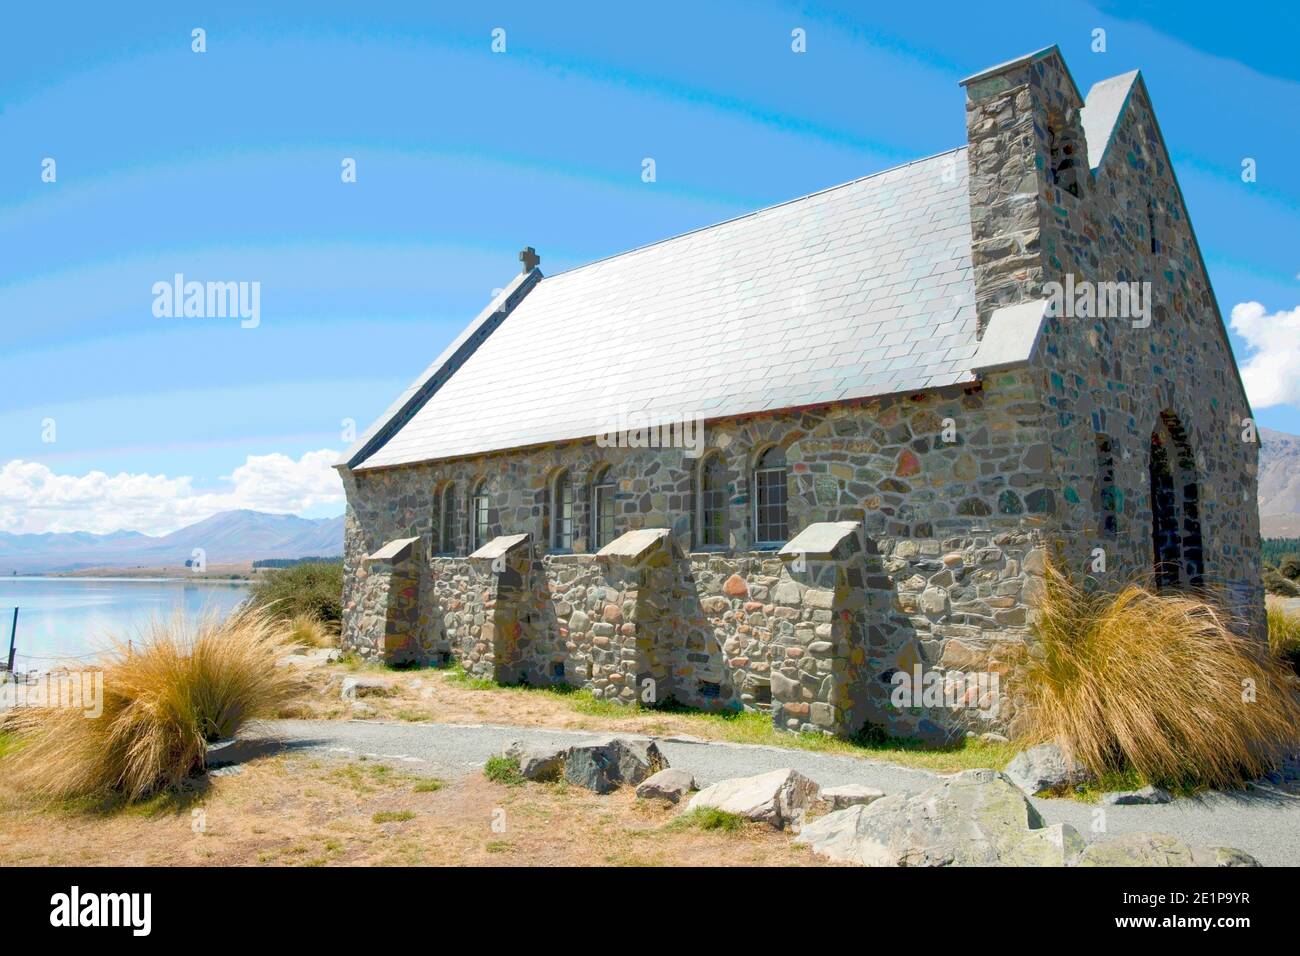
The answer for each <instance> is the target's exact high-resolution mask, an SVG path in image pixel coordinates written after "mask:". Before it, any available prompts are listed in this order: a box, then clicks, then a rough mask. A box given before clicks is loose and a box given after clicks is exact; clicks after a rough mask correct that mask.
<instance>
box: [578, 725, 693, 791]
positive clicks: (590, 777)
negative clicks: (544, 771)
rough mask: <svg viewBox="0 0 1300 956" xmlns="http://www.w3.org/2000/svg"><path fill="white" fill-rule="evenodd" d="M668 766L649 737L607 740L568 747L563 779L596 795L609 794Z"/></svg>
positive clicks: (611, 738) (634, 783)
mask: <svg viewBox="0 0 1300 956" xmlns="http://www.w3.org/2000/svg"><path fill="white" fill-rule="evenodd" d="M667 766H668V760H667V759H666V758H665V757H664V755H663V753H662V752H660V750H659V747H658V745H656V744H655V742H654V741H653V740H651V739H650V738H649V737H610V738H607V739H604V740H596V741H592V742H591V743H584V744H576V745H575V746H573V747H570V748H569V750H568V755H567V757H566V759H565V762H564V779H565V780H567V781H568V782H569V783H571V784H574V785H575V786H579V787H586V788H587V789H588V790H594V791H595V792H596V793H612V792H613V791H615V790H617V789H618V788H619V787H620V786H622V785H624V784H632V785H636V784H638V783H640V782H641V781H642V780H645V779H646V778H647V777H649V776H650V775H651V774H654V773H658V772H659V771H660V770H663V769H664V768H665V767H667Z"/></svg>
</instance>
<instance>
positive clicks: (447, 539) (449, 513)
mask: <svg viewBox="0 0 1300 956" xmlns="http://www.w3.org/2000/svg"><path fill="white" fill-rule="evenodd" d="M437 509H438V511H437V514H436V515H435V516H434V520H435V521H436V522H437V525H436V527H437V540H436V542H435V545H434V546H435V547H436V548H437V549H438V553H440V554H451V553H453V552H454V551H455V550H456V534H455V520H456V486H455V485H453V484H452V483H451V482H447V483H446V484H445V485H443V486H442V491H441V492H440V493H439V495H438V497H437Z"/></svg>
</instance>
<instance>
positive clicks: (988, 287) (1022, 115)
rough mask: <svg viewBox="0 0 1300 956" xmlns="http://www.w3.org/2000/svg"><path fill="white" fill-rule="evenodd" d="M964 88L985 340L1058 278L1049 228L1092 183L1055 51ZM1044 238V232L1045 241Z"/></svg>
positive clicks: (1071, 86)
mask: <svg viewBox="0 0 1300 956" xmlns="http://www.w3.org/2000/svg"><path fill="white" fill-rule="evenodd" d="M961 85H962V86H963V87H965V89H966V139H967V143H968V145H969V147H970V148H969V149H968V150H967V161H968V164H969V166H970V202H971V249H972V256H973V260H974V266H975V305H976V312H977V315H978V323H979V324H978V335H979V336H981V337H982V336H983V335H984V330H985V328H987V326H988V320H989V315H990V314H991V313H992V312H993V311H994V310H995V309H997V308H999V307H1000V306H1004V305H1014V304H1015V303H1018V302H1023V301H1025V300H1026V299H1034V298H1040V297H1042V295H1043V292H1042V285H1043V283H1044V282H1045V281H1049V280H1050V279H1052V278H1054V277H1056V276H1057V275H1059V273H1060V265H1059V263H1054V256H1053V253H1052V250H1051V248H1050V245H1051V240H1050V238H1047V237H1048V236H1051V235H1054V229H1053V228H1052V225H1051V224H1052V223H1053V222H1054V218H1053V217H1055V216H1057V215H1058V213H1059V211H1060V210H1061V209H1063V208H1065V209H1068V208H1069V206H1070V205H1071V204H1072V203H1077V202H1080V201H1081V200H1082V199H1083V197H1084V195H1085V192H1086V190H1087V189H1088V188H1089V187H1090V186H1091V172H1090V170H1089V168H1088V149H1087V144H1086V142H1085V141H1084V135H1083V126H1082V123H1081V121H1080V117H1079V110H1080V108H1081V107H1082V106H1083V97H1082V96H1080V94H1079V89H1078V87H1077V86H1075V83H1074V79H1073V78H1072V77H1071V76H1070V71H1069V69H1068V68H1067V67H1066V65H1065V61H1064V60H1062V59H1061V53H1060V51H1059V50H1058V49H1057V48H1056V47H1054V46H1053V47H1049V48H1048V49H1046V50H1040V51H1038V52H1037V53H1031V54H1030V55H1028V56H1024V57H1021V58H1019V59H1017V60H1012V61H1011V62H1009V63H1004V64H1002V65H1001V66H995V67H992V68H990V69H987V70H984V71H983V72H981V73H977V74H975V75H974V76H971V77H968V78H967V79H965V80H962V81H961ZM1045 234H1046V235H1045Z"/></svg>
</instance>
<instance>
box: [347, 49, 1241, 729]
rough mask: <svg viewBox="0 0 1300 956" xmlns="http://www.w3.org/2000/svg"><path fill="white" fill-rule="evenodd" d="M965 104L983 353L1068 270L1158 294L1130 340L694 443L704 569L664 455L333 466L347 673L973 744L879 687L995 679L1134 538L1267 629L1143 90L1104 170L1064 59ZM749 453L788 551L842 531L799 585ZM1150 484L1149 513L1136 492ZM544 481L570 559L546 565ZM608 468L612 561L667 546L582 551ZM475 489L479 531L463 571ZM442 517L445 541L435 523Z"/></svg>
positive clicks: (1133, 564) (1220, 346) (621, 450)
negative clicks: (1042, 623) (1048, 592)
mask: <svg viewBox="0 0 1300 956" xmlns="http://www.w3.org/2000/svg"><path fill="white" fill-rule="evenodd" d="M966 90H967V98H968V103H967V121H968V124H967V125H968V137H969V148H968V151H967V158H968V162H969V166H970V171H969V172H970V185H969V191H970V201H971V248H972V260H971V261H972V265H973V268H974V272H975V287H976V303H977V313H978V320H977V321H978V323H979V328H980V330H981V331H982V330H983V329H984V328H985V327H986V325H987V323H988V321H989V317H990V315H992V314H993V313H994V311H996V310H997V309H999V308H1001V307H1004V306H1009V305H1015V304H1017V303H1021V302H1028V301H1029V300H1033V299H1039V298H1042V297H1043V296H1044V295H1045V291H1044V283H1045V282H1051V281H1062V280H1063V279H1064V277H1065V276H1066V274H1067V273H1070V274H1071V275H1073V276H1074V277H1075V279H1076V280H1079V281H1093V282H1110V281H1137V280H1148V281H1151V282H1152V283H1153V292H1154V313H1153V316H1152V321H1151V324H1150V325H1149V326H1148V327H1146V328H1134V327H1133V325H1132V323H1131V322H1129V321H1128V320H1126V319H1087V318H1071V317H1066V316H1052V317H1049V318H1046V319H1045V320H1043V325H1042V328H1041V331H1040V332H1039V333H1038V340H1037V343H1036V347H1035V348H1033V349H1032V350H1030V349H1027V350H1026V351H1025V354H1026V355H1030V356H1031V357H1030V358H1029V360H1028V361H1027V362H1022V363H1020V364H1018V365H1014V366H1013V367H1009V368H1002V369H999V370H991V371H985V372H984V374H983V375H982V376H981V378H980V380H979V381H977V382H974V383H971V384H967V385H952V386H947V387H942V388H933V389H929V390H927V391H922V392H917V393H914V394H897V395H888V396H882V397H879V398H872V399H855V400H851V401H842V402H838V403H834V404H830V405H825V404H823V405H819V406H816V407H810V408H802V409H797V410H786V411H773V412H765V413H762V414H753V415H747V416H741V417H730V418H725V419H717V420H710V421H708V422H707V424H706V427H705V445H706V447H707V454H716V455H719V456H720V457H721V462H722V464H723V466H724V469H725V472H726V476H727V481H726V502H727V512H726V516H725V539H726V547H725V548H722V549H719V550H715V551H704V550H700V549H699V548H698V547H697V540H698V529H696V528H695V527H694V523H695V519H694V515H695V508H696V501H695V487H696V480H697V477H698V471H699V466H700V463H701V461H702V460H703V459H700V458H694V457H690V456H689V455H687V453H686V451H685V450H683V449H680V448H627V447H601V446H600V445H598V443H597V441H596V440H595V439H594V438H590V439H582V440H575V441H569V442H563V443H556V444H550V445H545V446H534V447H529V448H520V449H515V450H503V451H497V452H492V453H489V454H483V455H478V456H473V457H465V458H456V459H444V460H438V461H428V462H421V463H418V464H402V465H396V466H392V467H367V466H366V465H365V463H364V462H360V463H357V464H355V466H354V467H353V468H349V467H347V466H346V465H345V466H341V467H340V473H341V474H342V476H343V480H344V486H345V489H346V492H347V499H348V510H347V530H346V541H345V555H344V567H345V583H344V608H345V610H344V622H343V640H344V644H345V646H347V647H349V648H351V649H353V650H355V651H356V652H358V653H360V654H362V655H363V656H365V657H368V658H372V659H389V660H397V659H398V658H399V657H400V658H401V659H408V658H414V659H418V660H425V661H437V660H446V659H447V658H448V657H454V658H456V659H459V660H460V661H461V662H462V663H463V664H464V666H465V667H466V668H467V669H468V670H469V671H470V672H472V673H474V674H476V675H479V676H482V677H487V678H491V679H495V680H499V681H504V682H516V681H527V682H528V683H530V684H547V683H563V684H568V685H572V686H576V687H583V688H587V689H589V690H590V691H591V692H592V693H593V694H595V695H596V696H598V697H600V698H602V699H607V700H617V701H624V702H628V703H631V702H633V701H638V700H640V701H642V702H644V703H650V702H656V703H663V702H664V701H665V700H667V699H668V698H672V700H674V701H676V702H678V703H681V704H686V705H690V706H695V707H704V708H738V707H743V708H747V709H755V710H763V711H767V712H770V713H771V715H772V719H773V721H774V723H775V724H776V725H777V726H778V727H781V728H785V729H791V730H800V731H822V732H826V733H837V734H850V733H854V732H856V731H858V730H860V729H862V728H863V727H864V726H865V725H869V724H870V725H881V726H883V727H885V728H887V729H888V730H889V731H890V732H892V733H895V734H905V735H913V736H919V737H923V738H928V739H935V738H942V737H946V736H951V735H954V734H959V733H963V732H965V731H967V730H968V729H972V721H973V720H974V721H975V724H974V727H973V729H975V730H977V731H980V732H989V731H996V730H998V729H999V728H1000V727H1002V726H1004V725H1005V722H1006V720H1007V719H1008V718H1009V717H1010V716H1011V709H1012V702H1011V701H1005V700H1002V701H1000V702H999V703H1000V707H999V709H998V718H997V720H994V721H984V720H978V719H976V718H975V717H974V715H973V710H972V708H971V707H970V706H964V707H958V708H951V707H938V708H936V707H932V706H925V707H915V708H908V709H903V710H900V709H898V708H895V707H894V706H893V705H892V703H891V702H890V692H891V689H892V688H891V683H890V681H891V677H892V676H893V675H895V674H896V673H897V672H899V671H903V672H907V673H912V672H913V670H914V669H915V668H917V667H920V668H921V669H923V670H924V671H926V672H930V671H938V672H940V673H941V674H951V673H953V672H984V671H990V672H993V673H997V674H1005V673H1006V672H1007V669H1008V668H1009V667H1010V666H1011V664H1012V663H1013V662H1014V660H1015V658H1016V656H1017V654H1018V653H1020V652H1021V651H1022V650H1023V647H1024V645H1025V642H1026V641H1027V640H1028V639H1029V635H1030V633H1031V625H1032V622H1033V616H1034V614H1035V604H1036V598H1037V596H1038V594H1039V593H1040V590H1041V574H1042V571H1043V568H1044V566H1045V563H1046V561H1047V558H1048V555H1049V554H1050V553H1055V554H1057V555H1059V559H1060V560H1061V561H1062V562H1063V563H1064V564H1065V565H1066V566H1067V567H1068V568H1069V569H1070V570H1071V571H1073V572H1075V573H1078V574H1082V573H1088V572H1090V571H1091V570H1092V567H1093V562H1094V561H1095V555H1096V551H1097V549H1101V551H1102V553H1103V554H1104V557H1105V562H1106V571H1105V573H1102V574H1097V575H1095V576H1096V578H1097V580H1098V581H1099V583H1100V584H1101V586H1103V587H1105V586H1113V585H1115V584H1117V583H1119V582H1122V581H1126V580H1129V579H1131V578H1132V577H1134V576H1137V575H1141V574H1143V573H1150V572H1151V570H1152V567H1153V564H1154V563H1155V561H1156V559H1157V554H1156V551H1155V546H1154V545H1153V541H1154V540H1155V539H1157V538H1160V537H1161V534H1157V533H1155V532H1156V531H1161V532H1162V533H1163V535H1164V537H1165V538H1167V539H1168V540H1167V543H1166V545H1164V546H1162V547H1164V548H1165V549H1166V551H1167V553H1168V555H1169V556H1171V558H1173V559H1174V564H1175V566H1176V568H1177V571H1178V577H1179V580H1178V581H1176V582H1171V583H1178V584H1182V585H1187V584H1197V583H1199V584H1202V585H1204V586H1205V587H1206V588H1208V589H1210V590H1211V591H1212V592H1213V593H1215V594H1216V595H1218V596H1219V597H1220V598H1221V599H1222V600H1223V601H1224V602H1225V603H1226V604H1227V605H1228V606H1229V607H1230V608H1231V610H1232V611H1233V612H1234V613H1235V614H1237V615H1238V617H1239V618H1240V619H1241V621H1242V626H1243V628H1244V629H1246V630H1248V631H1252V632H1254V633H1260V629H1261V628H1262V622H1263V601H1262V591H1261V589H1260V587H1259V560H1260V555H1259V529H1258V517H1257V514H1256V510H1255V506H1254V500H1255V499H1254V495H1255V482H1256V453H1257V446H1255V445H1253V444H1250V443H1248V442H1244V441H1242V439H1241V435H1242V426H1241V420H1242V419H1243V418H1246V417H1248V416H1249V414H1250V410H1249V408H1248V406H1247V405H1246V400H1245V396H1244V392H1243V390H1242V388H1241V386H1240V382H1239V378H1238V376H1237V374H1236V370H1235V366H1234V365H1233V360H1232V356H1231V352H1230V350H1229V348H1228V344H1227V339H1226V334H1225V332H1224V330H1223V324H1222V320H1221V317H1220V316H1219V314H1218V310H1217V306H1216V304H1215V302H1214V298H1213V295H1212V292H1211V290H1210V287H1209V281H1208V278H1207V276H1206V274H1205V270H1204V266H1203V264H1202V262H1201V259H1200V255H1199V252H1198V251H1197V248H1196V241H1195V237H1194V235H1193V234H1192V231H1191V227H1190V224H1189V221H1188V217H1187V212H1186V210H1185V208H1184V206H1183V203H1182V199H1181V195H1180V194H1179V192H1178V188H1177V184H1176V182H1175V181H1174V178H1173V173H1172V169H1171V166H1170V163H1169V159H1168V155H1167V154H1166V152H1165V150H1164V146H1163V143H1162V142H1161V140H1160V138H1159V133H1158V130H1157V127H1156V123H1155V119H1154V116H1153V114H1152V112H1151V109H1150V105H1149V102H1148V99H1147V95H1146V90H1145V87H1144V85H1143V84H1142V82H1141V79H1140V78H1137V79H1136V80H1135V81H1134V84H1133V89H1132V91H1131V93H1130V94H1129V95H1128V100H1127V105H1126V106H1125V107H1124V109H1123V110H1122V111H1121V112H1120V116H1119V120H1118V122H1117V124H1116V127H1115V131H1114V133H1113V134H1112V136H1111V140H1110V145H1109V148H1108V149H1107V151H1106V158H1105V159H1104V161H1102V162H1101V164H1100V166H1098V167H1097V168H1096V169H1092V168H1090V164H1089V151H1088V144H1087V142H1086V138H1085V136H1084V132H1083V124H1082V122H1081V120H1080V110H1081V108H1082V106H1083V103H1082V100H1081V99H1080V97H1079V95H1078V92H1077V90H1076V89H1075V86H1074V83H1073V80H1071V79H1070V77H1069V74H1068V72H1067V71H1066V69H1065V66H1064V64H1063V63H1062V62H1061V60H1060V57H1059V55H1058V54H1057V53H1056V52H1054V51H1050V52H1047V53H1044V54H1041V55H1037V56H1035V57H1030V58H1026V59H1024V60H1021V61H1017V62H1015V63H1012V64H1009V65H1007V66H1005V67H1002V68H998V69H995V70H992V71H988V72H986V73H985V74H982V75H981V76H979V77H977V78H974V79H973V80H971V81H969V82H968V84H967V88H966ZM1152 224H1154V232H1152V230H1151V225H1152ZM803 321H809V322H815V319H804V320H803ZM593 360H594V359H593ZM1153 436H1154V437H1153ZM772 445H779V446H780V447H781V448H782V449H783V451H784V455H785V460H786V463H787V496H788V516H789V532H790V536H791V537H792V538H793V537H794V536H796V535H798V534H799V532H800V531H803V530H804V529H807V528H809V527H810V526H812V525H815V524H818V523H823V522H854V523H856V526H855V528H856V530H855V531H854V532H853V541H854V542H855V543H854V545H853V546H852V547H851V548H848V549H847V550H846V551H844V550H837V551H835V552H834V553H827V554H821V553H818V554H817V555H815V557H813V558H812V559H809V560H799V556H798V555H791V554H778V553H777V552H776V551H774V550H758V549H756V545H755V541H754V533H753V528H754V522H753V514H752V512H753V508H752V502H751V496H752V494H753V489H752V488H751V481H752V476H753V471H754V467H755V463H756V461H757V460H758V458H759V457H760V455H762V454H763V453H764V452H765V451H766V450H767V449H768V448H770V447H771V446H772ZM1153 462H1154V463H1155V465H1154V466H1153ZM1161 462H1164V464H1161ZM1162 467H1163V468H1165V469H1166V471H1167V478H1168V480H1167V481H1165V484H1166V485H1167V486H1168V491H1167V492H1160V493H1158V494H1157V495H1156V496H1154V497H1153V494H1152V489H1153V487H1155V486H1156V484H1157V482H1156V481H1155V480H1154V478H1153V474H1154V476H1155V478H1160V479H1161V480H1162V481H1164V478H1163V477H1162V476H1163V475H1165V472H1160V468H1162ZM562 469H563V470H566V471H567V473H568V475H569V478H570V481H571V482H572V487H573V516H572V517H573V537H572V548H571V549H570V550H571V552H572V553H567V552H565V553H557V552H556V551H555V550H554V549H552V548H551V547H549V544H550V542H551V541H552V540H554V530H555V529H554V527H553V525H552V521H553V517H552V515H551V513H550V512H551V507H550V497H551V487H552V483H553V480H554V478H555V476H556V475H557V473H558V472H559V471H560V470H562ZM605 469H608V471H607V472H606V471H605ZM1157 472H1158V473H1159V474H1155V473H1157ZM602 473H603V474H606V475H607V476H608V480H611V481H612V482H613V483H614V495H613V506H614V514H615V517H614V524H615V534H616V535H617V534H624V533H626V532H630V531H638V530H642V529H665V530H666V531H667V532H668V533H667V534H666V535H665V536H663V538H662V539H661V540H660V539H655V543H654V546H653V547H649V548H648V550H644V551H643V546H644V545H645V540H644V539H642V538H638V539H637V540H636V541H635V542H629V543H628V547H627V548H626V549H625V553H623V552H620V553H617V554H607V555H605V556H601V557H598V556H596V555H595V554H593V553H592V552H594V551H596V550H597V549H596V548H594V547H592V542H591V540H590V538H591V531H592V526H593V515H592V510H593V497H594V495H593V491H592V479H593V477H594V476H597V475H600V474H602ZM475 489H481V493H482V494H484V495H486V497H487V499H488V502H489V505H490V507H489V512H488V528H487V534H486V538H485V540H484V541H476V542H474V546H473V547H471V542H470V496H471V494H472V493H473V492H474V490H475ZM444 492H446V493H448V494H450V495H451V496H452V505H453V507H452V508H451V509H450V513H451V516H452V518H451V520H452V523H453V527H451V528H450V529H442V528H440V527H439V521H440V518H441V514H442V509H441V507H440V502H441V500H442V498H441V496H442V494H443V493H444ZM1153 516H1154V517H1153ZM1153 523H1154V525H1155V528H1153ZM444 530H446V532H447V533H446V534H444V533H443V532H444ZM834 530H835V529H834V528H833V527H831V526H827V528H826V529H824V531H825V535H826V536H830V537H833V536H834ZM515 534H519V535H527V536H528V537H527V539H526V541H523V542H520V543H516V544H515V546H514V547H513V548H512V549H511V550H509V551H508V552H507V553H506V556H505V561H504V564H503V563H502V562H501V561H499V560H485V559H471V558H470V557H469V555H470V553H471V552H472V551H473V550H474V549H475V548H477V547H478V546H480V545H482V544H484V543H486V539H491V538H496V537H497V536H501V535H515ZM407 537H415V538H418V539H419V540H418V543H417V544H416V545H415V546H414V547H413V549H412V550H413V554H412V556H411V557H410V558H409V563H408V564H407V565H404V566H403V568H402V569H399V568H397V567H396V566H394V568H393V569H392V570H387V569H384V571H383V573H376V569H375V568H373V567H372V566H371V564H372V563H368V562H367V561H366V560H365V559H366V556H367V555H370V554H372V553H374V552H375V551H376V550H378V549H380V548H381V547H382V546H383V545H385V544H386V543H388V542H391V541H394V540H396V539H401V538H407ZM651 537H653V536H651ZM819 540H820V539H819ZM444 541H450V542H451V543H452V544H453V547H452V548H451V553H448V554H442V553H440V548H441V547H442V546H443V542H444ZM395 589H396V590H395ZM394 593H396V594H397V596H398V597H399V598H400V600H394V599H393V597H392V595H393V594H394ZM402 635H407V637H402ZM969 703H970V702H969V701H968V702H967V704H969ZM985 703H987V702H985Z"/></svg>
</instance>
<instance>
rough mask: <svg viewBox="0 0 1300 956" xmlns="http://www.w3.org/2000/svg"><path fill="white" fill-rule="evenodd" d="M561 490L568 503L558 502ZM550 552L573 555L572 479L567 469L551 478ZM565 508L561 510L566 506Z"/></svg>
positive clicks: (561, 470)
mask: <svg viewBox="0 0 1300 956" xmlns="http://www.w3.org/2000/svg"><path fill="white" fill-rule="evenodd" d="M561 490H563V491H564V492H566V493H567V497H568V501H567V502H562V501H561V500H560V493H561ZM550 495H551V540H550V546H551V550H552V551H553V552H555V553H557V554H572V553H573V477H572V475H571V474H570V473H569V469H567V468H561V469H560V470H559V471H557V472H556V473H555V475H554V477H552V478H551V488H550ZM566 504H567V508H566V509H563V510H562V508H561V506H562V505H566Z"/></svg>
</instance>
